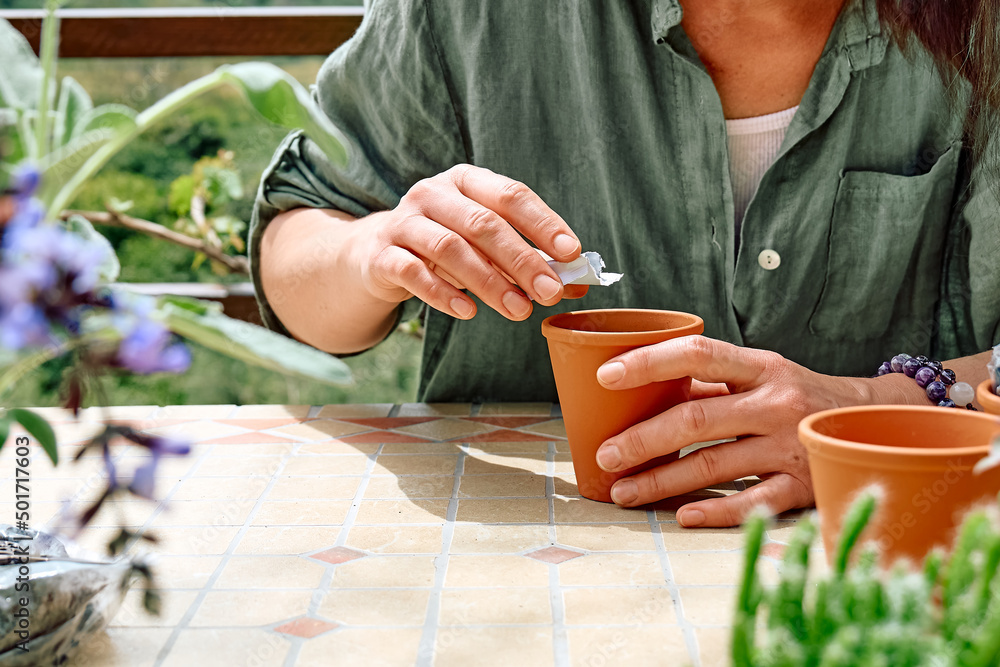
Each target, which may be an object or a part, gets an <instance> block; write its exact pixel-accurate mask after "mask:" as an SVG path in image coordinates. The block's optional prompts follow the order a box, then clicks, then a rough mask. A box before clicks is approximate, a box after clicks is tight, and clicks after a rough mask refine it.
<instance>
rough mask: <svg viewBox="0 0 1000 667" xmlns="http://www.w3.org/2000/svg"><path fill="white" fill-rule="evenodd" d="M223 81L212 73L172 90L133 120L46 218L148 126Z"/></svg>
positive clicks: (56, 214) (67, 189)
mask: <svg viewBox="0 0 1000 667" xmlns="http://www.w3.org/2000/svg"><path fill="white" fill-rule="evenodd" d="M225 82H226V79H225V76H224V73H223V72H218V71H216V72H213V73H211V74H209V75H207V76H204V77H202V78H200V79H198V80H196V81H193V82H191V83H190V84H188V85H186V86H184V87H183V88H180V89H178V90H175V91H174V92H172V93H171V94H169V95H167V96H166V97H164V98H163V99H162V100H160V101H159V102H157V103H156V104H154V105H153V106H151V107H149V108H148V109H146V110H145V111H143V112H142V113H141V114H139V116H138V117H137V118H136V119H135V120H136V125H135V129H133V130H132V131H131V132H128V133H125V134H122V135H120V136H118V137H117V138H116V139H114V140H113V141H110V142H108V143H107V144H105V145H104V146H102V147H101V148H100V149H99V150H98V151H97V152H96V153H94V154H93V155H91V156H90V159H88V160H87V161H86V162H85V163H84V164H83V166H81V167H80V169H79V170H78V171H77V172H76V173H75V174H73V177H72V178H71V179H70V180H69V182H67V183H66V185H64V186H63V187H62V189H61V190H60V191H59V193H58V194H57V195H56V196H55V199H54V200H53V201H52V204H51V205H50V206H49V211H48V213H49V216H50V217H53V218H56V217H60V213H61V212H62V211H63V209H65V208H66V207H67V206H69V205H70V204H71V203H72V202H73V200H74V199H75V198H76V195H77V194H78V193H79V192H80V190H81V189H82V188H83V186H84V185H86V183H87V181H89V180H90V179H91V178H93V176H94V174H96V173H97V172H98V171H100V170H101V168H102V167H104V165H106V164H107V163H108V161H109V160H111V158H113V157H114V156H115V155H116V154H117V153H118V152H119V151H120V150H121V149H123V148H124V147H125V146H127V145H128V144H129V142H131V141H132V140H133V139H135V138H136V137H137V136H139V135H140V134H142V133H143V132H144V131H145V130H146V129H148V128H149V127H150V126H152V125H155V124H156V123H158V122H160V121H161V120H163V119H164V118H166V117H167V116H169V115H170V114H172V113H173V112H174V111H176V110H177V109H179V108H180V107H182V106H184V105H185V104H187V103H188V102H190V101H191V100H193V99H195V98H196V97H200V96H201V95H204V94H205V93H207V92H209V91H211V90H214V89H215V88H219V87H220V86H222V85H223V84H225Z"/></svg>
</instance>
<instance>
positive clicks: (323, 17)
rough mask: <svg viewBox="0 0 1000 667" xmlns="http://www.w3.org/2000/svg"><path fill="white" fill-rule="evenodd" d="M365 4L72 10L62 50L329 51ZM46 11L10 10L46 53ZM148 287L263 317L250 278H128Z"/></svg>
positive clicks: (98, 54) (109, 53) (104, 53)
mask: <svg viewBox="0 0 1000 667" xmlns="http://www.w3.org/2000/svg"><path fill="white" fill-rule="evenodd" d="M363 13H364V12H363V8H362V7H253V8H244V7H240V8H235V7H226V6H221V5H220V6H218V7H206V8H157V9H66V10H61V11H60V12H59V15H60V18H61V19H62V20H61V24H60V25H61V29H60V43H59V55H60V56H61V57H64V58H179V57H195V56H227V57H239V56H251V57H266V56H315V55H324V56H325V55H328V54H330V53H332V52H333V51H334V50H335V49H336V48H337V47H338V46H340V45H341V44H343V43H344V42H345V41H347V40H348V39H349V38H350V37H351V35H353V34H354V32H355V31H356V30H357V29H358V26H359V25H361V17H362V15H363ZM43 17H44V12H42V11H37V10H4V11H0V18H5V19H7V20H8V21H10V22H11V24H12V25H13V26H14V27H15V28H17V30H19V31H20V32H21V34H23V35H24V36H25V37H27V38H28V41H29V42H30V43H31V46H32V48H34V49H35V52H36V53H37V52H38V41H39V36H40V34H41V28H42V19H43ZM125 287H126V289H131V290H133V291H137V292H143V293H147V294H176V295H182V296H194V297H198V298H203V299H210V300H213V301H218V302H220V303H221V304H222V305H223V308H224V309H225V311H226V314H228V315H230V316H231V317H236V318H238V319H242V320H247V321H250V322H254V323H259V322H260V317H259V315H258V313H257V307H256V304H255V301H254V296H253V286H252V285H251V284H249V283H237V284H233V285H211V284H200V283H166V284H163V283H157V284H142V285H139V284H136V285H127V286H125Z"/></svg>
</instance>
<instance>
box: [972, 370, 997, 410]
mask: <svg viewBox="0 0 1000 667" xmlns="http://www.w3.org/2000/svg"><path fill="white" fill-rule="evenodd" d="M976 400H977V401H979V405H981V406H983V410H986V412H989V413H990V414H994V415H1000V396H997V395H996V394H995V393H993V383H992V382H990V381H989V380H988V379H987V380H983V381H982V382H981V383H980V384H979V386H978V387H977V388H976Z"/></svg>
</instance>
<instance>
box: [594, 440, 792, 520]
mask: <svg viewBox="0 0 1000 667" xmlns="http://www.w3.org/2000/svg"><path fill="white" fill-rule="evenodd" d="M785 459H786V456H785V455H784V453H783V452H782V451H781V450H780V449H779V448H777V447H774V446H773V444H772V441H770V440H768V439H765V438H746V439H743V440H735V441H732V442H726V443H722V444H719V445H712V446H709V447H702V448H701V449H698V450H696V451H694V452H691V453H690V454H688V455H686V456H682V457H681V458H680V459H678V460H677V461H674V462H672V463H668V464H665V465H661V466H657V467H656V468H652V469H650V470H646V471H644V472H640V473H637V474H635V475H632V476H631V477H626V478H624V479H620V480H618V481H617V482H616V483H615V485H614V486H613V487H611V499H612V500H614V501H615V503H617V504H618V505H622V506H624V507H635V506H637V505H645V504H647V503H651V502H655V501H657V500H662V499H663V498H671V497H673V496H680V495H683V494H685V493H691V492H692V491H697V490H698V489H704V488H708V487H710V486H712V485H713V484H720V483H722V482H730V481H732V480H734V479H740V478H742V477H749V476H751V475H756V474H757V473H759V472H761V471H762V470H782V469H785V467H786V464H787V463H788V461H786V460H785Z"/></svg>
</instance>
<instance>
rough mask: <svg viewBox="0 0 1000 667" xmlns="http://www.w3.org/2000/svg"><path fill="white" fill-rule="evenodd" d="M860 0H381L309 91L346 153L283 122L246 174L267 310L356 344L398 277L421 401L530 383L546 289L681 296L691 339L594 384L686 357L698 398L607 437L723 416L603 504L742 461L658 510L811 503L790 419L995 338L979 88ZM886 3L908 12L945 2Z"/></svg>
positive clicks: (377, 327) (541, 364)
mask: <svg viewBox="0 0 1000 667" xmlns="http://www.w3.org/2000/svg"><path fill="white" fill-rule="evenodd" d="M875 3H876V0H858V1H856V2H855V1H851V2H846V3H845V2H844V0H822V1H819V0H817V1H816V2H811V3H803V2H801V0H772V1H770V2H746V1H745V0H687V1H684V2H678V0H633V1H631V2H622V3H604V2H600V1H599V0H587V1H580V2H553V3H514V2H496V3H465V2H461V1H459V0H451V1H449V0H426V1H420V0H407V1H402V2H395V3H389V2H382V3H379V2H376V3H374V4H373V5H372V7H371V9H370V11H369V14H368V16H367V17H366V19H365V23H364V24H363V25H362V28H361V29H360V31H359V33H358V34H357V35H356V36H355V37H354V38H353V39H352V40H351V42H349V43H348V44H346V45H345V46H344V47H342V48H341V49H339V50H338V51H337V52H336V53H335V54H334V55H333V56H332V57H331V58H330V60H329V61H328V62H327V63H326V65H324V68H323V70H322V72H321V73H320V77H319V81H318V87H317V98H318V100H319V102H320V103H321V105H322V106H323V108H324V109H325V110H326V112H327V113H328V114H329V115H330V117H331V118H332V120H333V121H334V122H335V123H336V124H337V125H338V126H339V127H340V128H341V129H342V130H343V131H344V133H345V135H346V137H347V140H348V142H349V144H350V148H351V152H352V159H351V162H350V164H349V165H348V166H347V167H346V168H341V167H338V166H336V165H333V164H331V163H330V162H329V161H328V160H326V159H325V158H324V157H323V156H322V155H321V154H319V153H318V151H317V150H316V149H315V147H314V146H313V145H312V144H311V143H310V142H308V141H306V140H304V139H303V138H302V137H301V136H300V135H292V136H291V137H289V138H288V139H286V141H285V143H284V144H283V145H282V147H281V148H280V149H279V152H278V154H277V156H276V158H275V162H274V163H273V165H272V168H271V169H270V170H269V172H268V173H267V174H266V175H265V178H264V181H263V183H262V187H261V193H260V196H259V198H258V203H257V204H258V205H257V209H256V212H255V221H254V232H253V235H252V238H251V256H252V260H253V264H254V268H255V280H256V281H257V287H258V294H259V295H262V296H263V297H266V301H265V302H264V303H263V304H262V305H263V308H262V310H263V313H264V316H265V320H266V321H267V322H268V323H269V324H270V325H271V326H273V327H274V328H276V329H279V330H284V331H286V332H288V333H291V334H292V335H295V336H296V337H298V338H300V339H301V340H304V341H306V342H308V343H310V344H313V345H315V346H317V347H319V348H321V349H324V350H327V351H329V352H333V353H340V354H346V353H353V352H357V351H360V350H364V349H367V348H369V347H371V346H372V345H375V344H376V343H378V342H379V341H380V340H381V339H382V338H384V337H385V336H386V335H387V334H388V333H389V332H390V331H391V330H392V328H393V326H394V323H395V322H396V321H397V318H398V317H399V314H400V311H401V306H400V304H402V303H403V302H404V301H406V300H408V299H410V298H411V297H412V296H416V297H417V298H418V299H419V300H422V301H423V302H425V303H427V304H429V305H430V306H431V309H430V310H429V311H428V315H427V320H426V336H425V346H424V357H423V362H424V367H423V375H422V378H421V385H420V398H421V400H467V401H468V400H471V401H487V400H546V401H548V400H555V399H556V395H555V390H554V385H553V382H552V378H551V374H550V371H549V367H548V360H547V356H546V351H545V345H544V342H543V340H542V339H541V336H540V335H539V332H538V329H539V322H540V320H541V318H543V317H545V316H546V315H548V314H551V313H553V312H557V311H558V310H560V309H561V310H568V309H570V307H571V305H570V303H565V304H563V303H560V302H561V300H562V299H564V298H579V299H581V300H580V301H579V302H578V305H577V307H579V308H601V307H647V308H664V309H673V310H684V311H689V312H694V313H697V314H699V315H701V316H702V317H703V318H704V319H705V321H706V336H705V337H689V338H686V339H680V340H676V341H670V342H668V343H664V344H661V345H657V346H652V347H649V348H645V349H643V350H640V351H636V352H633V353H630V354H627V355H623V356H622V357H620V358H618V359H617V360H613V361H612V362H609V363H608V364H606V365H605V366H604V367H603V368H602V369H601V371H600V373H599V379H600V380H601V381H602V382H603V383H604V384H605V386H607V387H609V388H611V389H623V388H627V387H634V386H639V385H643V384H646V383H649V382H652V381H656V380H664V379H668V378H674V377H681V376H685V375H690V376H692V377H693V378H694V379H695V383H694V393H695V396H694V398H695V400H692V401H690V402H688V403H685V404H683V405H680V406H677V407H675V408H671V409H670V410H668V411H666V412H664V413H663V414H661V415H659V416H658V417H656V418H654V419H651V420H649V421H648V422H645V423H643V424H640V425H639V426H637V427H635V428H633V429H630V430H629V431H627V432H625V433H623V434H621V435H619V436H616V437H614V438H612V439H611V440H609V441H608V442H607V443H605V444H604V445H603V446H602V448H601V450H600V451H599V453H598V462H599V463H600V464H601V466H602V467H604V468H606V469H608V470H617V469H621V468H625V467H629V466H631V465H634V464H637V463H639V462H641V461H645V460H648V459H650V458H653V457H655V456H660V455H663V454H666V453H669V452H672V451H677V450H679V449H681V448H682V447H685V446H687V445H690V444H692V443H695V442H702V441H707V440H717V439H727V438H739V439H738V440H736V441H733V442H728V443H724V444H720V445H716V446H714V447H708V448H703V449H700V450H699V451H698V452H696V453H695V454H692V455H690V456H685V457H683V458H682V459H681V460H680V461H678V462H676V463H671V464H668V465H665V466H661V467H659V468H655V469H653V470H651V471H647V472H644V473H641V474H639V475H635V476H634V477H631V478H628V479H624V480H621V481H619V482H618V483H617V484H616V485H615V488H614V489H613V491H612V495H613V497H614V499H615V501H616V502H617V503H619V504H621V505H624V506H633V505H638V504H642V503H647V502H650V501H653V500H657V499H660V498H664V497H668V496H675V495H680V494H683V493H687V492H689V491H692V490H695V489H699V488H702V487H705V486H708V485H710V484H714V483H718V482H723V481H728V480H732V479H736V478H739V477H743V476H748V475H759V476H760V477H761V478H762V479H763V480H764V481H763V482H762V483H761V484H758V485H755V486H753V487H752V488H751V489H749V490H747V491H744V492H741V493H738V494H735V495H732V496H729V497H727V498H724V499H713V500H706V501H702V502H698V503H694V504H690V505H687V506H685V507H684V508H682V509H681V510H680V511H679V512H678V520H679V522H680V523H681V524H682V525H685V526H728V525H733V524H736V523H739V522H740V521H741V520H742V518H743V517H744V516H745V514H746V512H747V511H748V510H749V509H750V507H752V506H754V505H758V504H766V505H767V506H769V507H770V508H771V509H772V510H774V511H783V510H786V509H791V508H796V507H804V506H808V505H810V504H811V503H812V490H811V483H810V478H809V470H808V465H807V462H806V457H805V452H804V451H803V449H802V447H801V446H800V445H799V443H798V440H797V437H796V425H797V423H798V421H799V420H800V419H801V418H802V417H803V416H805V415H807V414H809V413H812V412H815V411H817V410H821V409H825V408H831V407H837V406H843V405H856V404H863V403H896V402H904V403H914V404H918V405H927V404H929V402H928V398H927V396H926V394H925V393H924V391H923V390H922V389H920V388H919V387H918V386H916V384H915V383H914V381H913V380H912V379H910V378H907V377H904V376H903V375H901V374H891V375H887V376H885V377H880V378H877V379H870V378H869V377H868V376H870V375H871V374H872V373H873V372H874V371H875V369H876V368H878V366H879V363H880V362H882V361H884V360H887V359H888V358H889V357H891V356H893V355H894V354H896V353H900V352H906V353H909V354H911V355H917V354H927V355H931V354H933V355H937V357H938V358H941V359H946V360H948V361H947V363H946V365H947V366H949V367H950V368H952V369H953V370H954V371H955V372H956V374H957V375H958V379H959V380H962V381H965V382H969V383H972V384H975V383H976V382H978V381H980V380H981V379H982V378H984V377H985V365H986V356H987V355H986V353H984V352H983V350H986V349H988V348H989V347H990V346H992V345H994V344H996V343H997V342H1000V303H998V301H997V295H1000V272H998V271H997V269H996V261H995V257H997V256H1000V249H998V248H997V247H996V244H997V240H998V239H1000V219H998V213H997V206H996V204H995V200H994V199H993V198H992V196H991V194H990V192H989V190H988V189H987V188H984V187H982V185H981V181H982V180H983V178H982V176H981V171H982V170H977V171H975V172H973V170H972V168H971V164H970V162H969V160H968V159H967V158H968V156H967V154H966V152H965V151H964V150H963V141H962V140H963V137H964V135H965V127H966V119H967V117H971V118H973V119H974V120H975V119H978V118H981V117H982V116H981V115H980V114H979V112H977V109H980V108H982V107H981V105H982V102H981V100H982V98H983V96H984V94H985V93H986V92H987V91H988V90H989V86H988V85H984V84H980V85H977V86H975V87H974V88H975V94H974V95H973V96H972V98H971V99H972V100H973V101H971V102H970V101H969V99H968V98H967V97H966V93H965V92H958V93H955V92H954V90H953V87H952V86H950V85H949V83H948V80H947V79H942V78H941V77H939V76H937V75H936V74H935V72H934V68H933V63H932V61H931V59H930V58H929V57H928V55H927V53H925V52H923V51H919V50H916V49H914V50H913V53H911V54H909V57H907V56H905V55H904V54H903V53H902V51H901V50H900V49H899V48H897V47H896V46H895V45H894V44H893V43H892V41H891V40H890V35H889V34H888V31H887V30H886V29H884V27H883V24H882V22H881V21H880V17H879V13H878V9H879V8H878V7H877V6H876V4H875ZM927 6H928V7H929V6H931V4H930V3H927ZM934 6H935V7H937V4H935V5H934ZM941 6H942V7H947V6H950V5H944V4H942V5H941ZM983 6H985V4H984V5H983ZM894 8H895V5H893V4H892V3H890V2H888V0H883V2H882V6H881V9H882V10H883V15H886V13H887V12H888V14H889V17H890V18H891V19H892V21H893V24H894V25H898V26H900V30H903V29H905V28H907V27H908V28H909V29H913V28H917V34H918V35H919V36H921V37H923V38H926V34H925V33H926V30H930V31H931V32H933V30H932V29H933V28H934V27H936V26H938V25H940V22H938V21H937V20H936V19H930V18H929V19H928V21H927V22H926V30H924V31H922V30H921V29H920V28H921V26H924V25H925V24H924V23H922V22H920V21H915V20H914V19H913V17H912V16H909V15H907V14H905V13H904V14H899V13H898V12H897V13H893V12H892V11H890V10H893V9H894ZM982 11H984V12H986V13H987V14H988V13H990V12H991V11H992V12H993V13H995V10H989V9H983V10H982ZM986 18H990V17H988V16H987V17H986ZM993 18H995V17H993ZM977 20H979V19H977ZM949 25H950V24H949ZM962 25H966V24H963V23H960V22H959V23H956V24H955V26H956V29H961V26H962ZM969 25H971V24H969ZM986 25H996V24H995V22H994V23H992V24H990V23H988V22H987V23H986ZM960 39H965V40H967V36H966V37H961V38H960ZM931 43H932V44H937V42H933V41H932V42H931ZM962 43H966V42H965V41H963V42H962ZM954 44H955V42H947V43H945V42H941V45H940V48H939V49H938V50H936V51H933V53H935V54H936V55H939V56H940V54H947V53H953V52H954V51H953V48H952V47H953V46H954ZM988 68H989V66H987V69H988ZM557 212H558V213H557ZM525 239H527V241H530V242H531V243H533V244H535V245H537V246H538V247H539V248H541V249H542V250H544V251H545V252H547V253H548V254H550V255H552V256H553V257H555V258H557V259H560V260H564V261H565V260H570V259H573V258H574V257H576V256H577V255H578V253H579V252H580V251H581V249H582V247H583V246H586V249H588V250H597V251H599V252H601V253H602V254H603V255H604V257H605V259H606V261H607V263H608V265H609V267H611V269H612V270H615V271H621V272H624V273H625V276H626V278H625V279H624V280H623V281H622V282H621V283H619V284H617V285H615V286H614V287H610V288H595V289H593V290H591V291H590V292H589V293H586V294H584V293H583V292H582V291H580V290H576V289H570V288H563V287H562V286H561V285H560V284H559V283H558V282H557V281H556V280H555V278H556V277H555V275H554V274H553V273H552V272H551V270H550V269H549V268H548V267H547V266H546V265H545V263H544V262H542V261H541V260H540V259H539V258H538V255H537V254H536V253H535V252H534V250H532V248H531V247H530V245H529V244H528V242H527V241H526V240H525ZM581 241H582V243H581ZM504 274H506V275H508V276H510V277H512V279H513V283H511V282H509V281H508V280H507V279H506V277H505V275H504ZM460 288H465V289H466V291H465V292H463V291H462V290H461V289H460ZM472 297H475V298H472ZM529 299H530V300H529ZM532 301H534V302H537V304H539V305H540V306H543V307H541V308H533V306H532ZM557 304H558V307H557V308H553V306H556V305H557ZM858 376H863V377H858Z"/></svg>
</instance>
